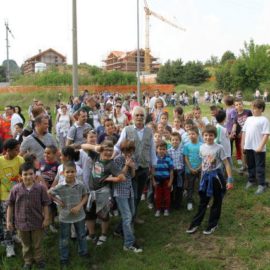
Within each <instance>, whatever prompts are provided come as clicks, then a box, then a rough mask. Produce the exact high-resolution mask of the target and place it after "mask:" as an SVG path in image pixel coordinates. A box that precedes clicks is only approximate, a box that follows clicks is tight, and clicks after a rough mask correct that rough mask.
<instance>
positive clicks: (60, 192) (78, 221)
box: [48, 161, 88, 267]
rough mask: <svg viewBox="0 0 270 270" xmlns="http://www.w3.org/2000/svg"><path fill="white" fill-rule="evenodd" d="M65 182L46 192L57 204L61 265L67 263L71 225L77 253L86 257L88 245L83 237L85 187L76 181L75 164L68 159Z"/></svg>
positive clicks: (65, 165) (65, 167) (65, 166)
mask: <svg viewBox="0 0 270 270" xmlns="http://www.w3.org/2000/svg"><path fill="white" fill-rule="evenodd" d="M63 172H64V177H65V183H63V184H58V185H57V186H55V187H53V188H51V189H50V190H49V191H48V193H49V194H50V195H51V196H52V198H53V200H54V201H55V202H56V203H57V204H58V205H59V207H58V211H59V222H60V241H59V247H60V262H61V266H62V267H65V266H67V265H68V260H69V247H68V242H69V238H70V231H71V225H72V224H74V227H75V231H76V235H77V241H78V245H79V249H78V251H79V255H80V256H82V257H86V256H87V255H88V247H87V242H86V237H85V233H86V232H85V222H84V219H85V212H84V209H83V206H84V205H85V204H86V202H87V199H88V195H87V190H86V187H85V186H84V185H83V184H82V183H79V182H77V181H76V164H75V163H74V162H73V161H68V162H66V163H65V164H64V171H63Z"/></svg>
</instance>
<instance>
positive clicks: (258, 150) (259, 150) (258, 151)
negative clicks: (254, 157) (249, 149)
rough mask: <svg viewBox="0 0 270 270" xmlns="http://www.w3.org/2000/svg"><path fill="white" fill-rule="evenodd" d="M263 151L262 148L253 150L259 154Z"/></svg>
mask: <svg viewBox="0 0 270 270" xmlns="http://www.w3.org/2000/svg"><path fill="white" fill-rule="evenodd" d="M262 151H263V147H258V148H257V149H256V150H255V152H257V153H260V152H262Z"/></svg>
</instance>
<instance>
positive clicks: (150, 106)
mask: <svg viewBox="0 0 270 270" xmlns="http://www.w3.org/2000/svg"><path fill="white" fill-rule="evenodd" d="M158 98H160V99H161V100H162V101H163V105H164V107H166V106H167V103H166V102H165V100H164V98H163V97H162V96H161V95H160V92H159V90H155V92H154V96H153V97H151V99H150V102H149V109H150V110H149V112H152V110H153V109H154V107H155V103H156V100H157V99H158Z"/></svg>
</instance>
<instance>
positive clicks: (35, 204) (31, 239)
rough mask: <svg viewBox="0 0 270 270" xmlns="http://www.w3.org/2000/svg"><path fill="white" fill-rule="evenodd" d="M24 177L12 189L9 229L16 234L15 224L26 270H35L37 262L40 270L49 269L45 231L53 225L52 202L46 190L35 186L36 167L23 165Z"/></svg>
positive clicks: (8, 210)
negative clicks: (43, 242)
mask: <svg viewBox="0 0 270 270" xmlns="http://www.w3.org/2000/svg"><path fill="white" fill-rule="evenodd" d="M20 175H21V180H22V183H19V184H17V185H16V186H14V187H13V188H12V190H11V193H10V197H9V200H8V209H7V228H8V230H9V231H11V230H13V223H14V222H15V228H16V229H17V230H18V234H19V237H20V240H21V243H22V254H23V259H24V267H23V269H26V270H27V269H31V267H32V263H33V261H35V262H36V264H37V269H45V262H44V257H43V252H42V239H43V232H44V228H45V227H47V226H48V225H49V210H48V205H49V203H50V200H49V197H48V195H47V191H46V188H45V187H44V186H42V185H40V184H38V183H35V168H34V167H33V164H31V163H24V164H22V165H21V167H20ZM13 215H14V217H13Z"/></svg>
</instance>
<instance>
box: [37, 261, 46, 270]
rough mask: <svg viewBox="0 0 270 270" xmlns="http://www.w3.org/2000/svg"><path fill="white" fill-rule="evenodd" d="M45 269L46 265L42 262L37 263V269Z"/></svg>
mask: <svg viewBox="0 0 270 270" xmlns="http://www.w3.org/2000/svg"><path fill="white" fill-rule="evenodd" d="M45 268H46V264H45V262H44V261H40V262H38V263H37V269H39V270H44V269H45Z"/></svg>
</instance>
